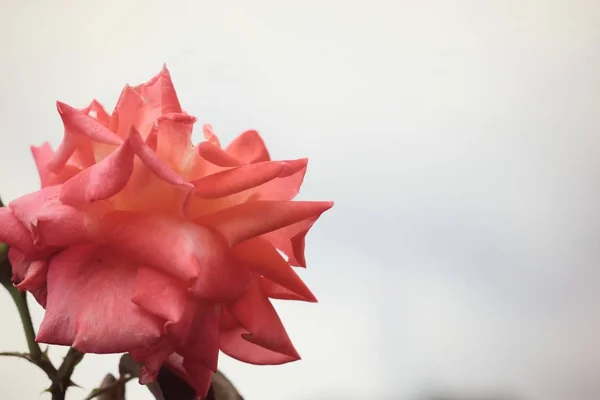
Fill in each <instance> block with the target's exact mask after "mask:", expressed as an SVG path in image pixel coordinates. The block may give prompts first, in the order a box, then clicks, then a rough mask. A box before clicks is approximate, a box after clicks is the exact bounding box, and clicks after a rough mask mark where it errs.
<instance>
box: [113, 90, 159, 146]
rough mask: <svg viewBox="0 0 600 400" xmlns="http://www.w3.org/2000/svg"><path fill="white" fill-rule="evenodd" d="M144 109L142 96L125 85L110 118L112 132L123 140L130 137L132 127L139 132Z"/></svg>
mask: <svg viewBox="0 0 600 400" xmlns="http://www.w3.org/2000/svg"><path fill="white" fill-rule="evenodd" d="M143 107H144V101H143V100H142V96H141V95H140V94H139V93H138V92H136V91H135V90H133V88H132V87H131V86H129V85H125V87H124V88H123V90H122V91H121V95H120V96H119V100H117V104H116V106H115V109H114V110H113V112H112V115H111V116H110V123H109V127H110V130H111V131H113V132H115V133H116V134H117V135H118V136H119V137H121V138H126V137H127V135H129V131H130V130H131V127H132V126H135V127H136V128H137V129H138V130H139V129H140V127H139V126H138V119H140V118H141V117H142V109H143ZM152 122H154V121H152Z"/></svg>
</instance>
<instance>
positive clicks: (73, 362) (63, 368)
mask: <svg viewBox="0 0 600 400" xmlns="http://www.w3.org/2000/svg"><path fill="white" fill-rule="evenodd" d="M83 356H84V353H82V352H80V351H78V350H75V349H74V348H72V347H71V348H70V349H69V352H68V353H67V355H66V356H65V358H64V360H63V362H62V364H61V365H60V368H58V372H57V374H56V378H55V379H53V380H52V385H51V386H50V393H52V400H64V399H65V395H66V394H67V389H68V388H69V386H73V382H72V381H71V375H73V371H74V370H75V367H76V366H77V364H79V363H80V362H81V360H82V359H83Z"/></svg>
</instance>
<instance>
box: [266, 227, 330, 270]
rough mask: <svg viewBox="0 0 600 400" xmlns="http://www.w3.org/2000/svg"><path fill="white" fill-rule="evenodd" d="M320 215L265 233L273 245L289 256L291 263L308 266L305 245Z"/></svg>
mask: <svg viewBox="0 0 600 400" xmlns="http://www.w3.org/2000/svg"><path fill="white" fill-rule="evenodd" d="M318 218H319V216H316V217H314V218H309V219H306V220H304V221H300V222H297V223H295V224H292V225H289V226H286V227H283V228H280V229H277V230H274V231H272V232H268V233H266V234H264V235H263V237H264V238H266V239H267V240H269V241H270V242H271V243H272V244H273V246H275V247H276V248H277V249H279V250H281V251H282V252H283V253H284V254H285V255H286V256H288V257H289V263H290V264H291V265H294V266H298V267H304V268H306V257H305V254H304V247H305V244H306V234H307V233H308V231H309V230H310V228H311V227H312V226H313V225H314V223H315V222H316V221H317V219H318Z"/></svg>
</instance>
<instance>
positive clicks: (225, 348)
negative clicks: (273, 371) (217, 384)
mask: <svg viewBox="0 0 600 400" xmlns="http://www.w3.org/2000/svg"><path fill="white" fill-rule="evenodd" d="M248 334H249V332H248V331H247V330H245V329H244V328H242V327H241V326H238V327H235V328H233V329H229V330H227V331H224V332H221V342H220V343H221V351H222V352H223V353H225V354H227V355H228V356H229V357H232V358H235V359H236V360H239V361H242V362H245V363H249V364H254V365H280V364H285V363H289V362H292V361H297V360H299V357H292V356H289V355H286V354H282V353H278V352H276V351H272V350H269V349H266V348H264V347H261V346H259V345H257V344H254V343H250V342H249V341H247V340H245V339H244V336H247V335H248Z"/></svg>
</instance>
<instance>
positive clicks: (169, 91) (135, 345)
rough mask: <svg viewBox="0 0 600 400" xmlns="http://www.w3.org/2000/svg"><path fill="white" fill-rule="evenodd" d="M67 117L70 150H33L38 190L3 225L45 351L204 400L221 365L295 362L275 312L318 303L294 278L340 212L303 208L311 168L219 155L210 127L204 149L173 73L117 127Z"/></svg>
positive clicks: (238, 142)
mask: <svg viewBox="0 0 600 400" xmlns="http://www.w3.org/2000/svg"><path fill="white" fill-rule="evenodd" d="M57 106H58V112H59V114H60V116H61V118H62V121H63V123H64V127H65V133H64V138H63V141H62V143H61V145H60V146H59V148H58V149H57V151H56V152H53V151H52V149H51V147H50V146H49V145H48V144H47V143H46V144H44V145H42V146H41V147H32V152H33V155H34V158H35V161H36V164H37V167H38V171H39V175H40V178H41V182H42V189H41V190H38V191H36V192H33V193H30V194H27V195H25V196H23V197H21V198H18V199H17V200H15V201H13V202H11V203H10V204H9V207H7V208H2V209H0V241H3V242H5V243H7V244H9V245H10V246H11V249H10V252H9V258H10V261H11V263H12V266H13V282H14V284H15V285H16V286H17V288H18V289H20V290H28V291H29V292H31V293H32V294H33V295H34V296H35V298H36V299H37V300H38V302H39V303H40V304H41V305H42V306H44V307H45V309H46V312H45V316H44V319H43V321H42V323H41V326H40V329H39V332H38V335H37V338H36V340H37V341H39V342H43V343H48V344H59V345H69V346H73V347H74V348H76V349H78V350H80V351H82V352H90V353H121V352H129V353H130V354H131V355H132V357H134V358H135V359H136V360H138V361H139V362H141V363H142V364H143V366H144V367H143V369H142V375H141V382H142V383H146V382H149V381H151V380H153V379H155V378H156V375H157V373H158V370H159V368H160V367H161V366H162V365H167V366H168V367H170V368H171V369H172V370H173V371H174V372H176V373H177V374H179V376H181V377H182V378H183V379H185V380H186V381H187V382H188V383H190V385H192V386H193V387H194V388H195V390H196V391H197V393H198V395H199V396H204V395H205V394H206V392H207V391H208V386H209V384H210V377H211V376H212V374H213V372H214V371H215V370H216V368H217V359H218V352H219V350H221V351H223V352H224V353H226V354H228V355H230V356H231V357H234V358H236V359H238V360H241V361H244V362H248V363H253V364H282V363H286V362H290V361H294V360H298V359H299V358H300V356H299V355H298V353H297V351H296V350H295V348H294V346H293V345H292V343H291V341H290V339H289V337H288V335H287V333H286V331H285V329H284V327H283V325H282V323H281V321H280V319H279V317H278V315H277V312H276V311H275V309H274V308H273V306H272V304H271V301H270V299H289V300H301V301H311V302H312V301H316V299H315V297H314V296H313V295H312V293H311V292H310V290H309V289H308V288H307V287H306V286H305V285H304V283H303V282H302V280H301V279H300V278H299V277H298V275H297V274H296V273H295V271H294V270H293V268H292V266H300V267H305V266H306V265H305V259H304V238H305V235H306V233H307V231H308V230H309V229H310V227H311V226H312V224H313V223H314V222H315V221H316V220H317V218H318V217H319V216H320V215H321V213H323V212H324V211H325V210H327V209H329V208H330V207H331V206H332V203H331V202H299V201H298V202H296V201H291V200H292V199H293V198H294V196H295V195H296V194H297V193H298V190H299V188H300V185H301V183H302V180H303V178H304V174H305V171H306V165H307V160H306V159H300V160H291V161H271V159H270V156H269V153H268V152H267V150H266V148H265V146H264V143H263V141H262V139H261V138H260V136H259V135H258V133H257V132H256V131H247V132H244V133H242V134H241V135H240V136H239V137H238V138H237V139H235V140H234V141H233V143H231V144H230V145H229V146H228V147H227V148H226V149H223V148H221V146H220V143H219V140H218V139H217V137H216V136H215V135H214V133H213V131H212V128H211V127H210V126H209V125H205V126H204V127H203V131H204V136H205V138H206V140H205V141H203V142H201V143H199V144H198V145H196V146H192V144H191V133H192V127H193V124H194V122H195V118H194V117H192V116H190V115H188V114H187V113H185V112H183V111H182V109H181V107H180V105H179V101H178V99H177V95H176V93H175V90H174V88H173V85H172V81H171V78H170V75H169V72H168V71H167V69H166V68H163V70H162V71H161V72H160V73H159V74H158V75H157V76H156V77H154V78H153V79H151V80H150V81H149V82H147V83H145V84H142V85H139V86H136V87H130V86H126V87H125V89H124V90H123V92H122V93H121V96H120V98H119V100H118V103H117V105H116V107H115V110H114V111H113V113H112V114H111V115H109V114H108V113H106V112H105V111H104V109H103V108H102V106H101V105H100V104H99V103H98V102H96V101H93V102H92V103H91V104H90V106H89V107H87V108H85V109H83V110H77V109H75V108H73V107H70V106H68V105H66V104H63V103H60V102H59V103H57ZM281 253H283V254H284V255H285V257H284V256H282V254H281Z"/></svg>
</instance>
